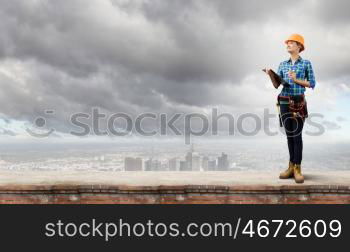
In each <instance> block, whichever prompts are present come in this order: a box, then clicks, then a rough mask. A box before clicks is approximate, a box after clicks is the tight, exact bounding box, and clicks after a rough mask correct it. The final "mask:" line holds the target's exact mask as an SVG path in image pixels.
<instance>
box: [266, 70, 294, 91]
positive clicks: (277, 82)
mask: <svg viewBox="0 0 350 252" xmlns="http://www.w3.org/2000/svg"><path fill="white" fill-rule="evenodd" d="M263 71H264V72H265V73H266V71H265V69H263ZM268 75H269V76H270V79H271V82H272V85H273V86H274V87H275V88H276V89H277V88H278V87H279V86H280V85H283V86H285V87H290V85H289V83H287V82H286V81H285V80H283V79H282V78H281V77H280V76H279V75H278V74H277V73H276V72H275V71H273V70H271V69H270V71H269V73H268Z"/></svg>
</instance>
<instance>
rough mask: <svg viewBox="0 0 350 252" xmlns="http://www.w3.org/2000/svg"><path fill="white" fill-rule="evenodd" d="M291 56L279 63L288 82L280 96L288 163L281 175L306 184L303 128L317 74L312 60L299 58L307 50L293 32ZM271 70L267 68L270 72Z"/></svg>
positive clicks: (289, 51)
mask: <svg viewBox="0 0 350 252" xmlns="http://www.w3.org/2000/svg"><path fill="white" fill-rule="evenodd" d="M285 43H286V45H287V51H288V53H289V54H290V58H289V59H288V60H286V61H283V62H281V63H280V65H279V67H278V71H277V73H278V75H279V76H280V77H281V78H282V80H284V81H285V85H283V89H282V91H281V93H280V94H279V96H278V106H279V107H280V116H281V121H282V123H283V126H284V128H285V131H286V135H287V141H288V150H289V166H288V169H287V170H286V171H284V172H282V173H281V174H280V179H287V178H292V177H294V179H295V182H296V183H303V182H304V176H303V175H302V173H301V161H302V153H303V140H302V131H303V126H304V121H305V118H306V117H307V108H306V101H305V96H304V92H305V90H306V88H312V89H314V88H315V85H316V81H315V75H314V72H313V69H312V66H311V62H310V61H309V60H306V59H303V58H301V57H300V55H299V54H300V53H301V52H302V51H304V50H305V43H304V38H303V36H301V35H299V34H293V35H291V36H290V37H289V38H288V39H287V40H286V41H285ZM269 71H270V69H265V72H266V73H268V74H269Z"/></svg>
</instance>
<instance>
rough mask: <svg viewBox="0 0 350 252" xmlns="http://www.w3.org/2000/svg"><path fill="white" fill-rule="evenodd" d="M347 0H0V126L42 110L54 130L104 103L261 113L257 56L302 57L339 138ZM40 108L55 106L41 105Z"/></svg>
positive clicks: (263, 62)
mask: <svg viewBox="0 0 350 252" xmlns="http://www.w3.org/2000/svg"><path fill="white" fill-rule="evenodd" d="M349 5H350V4H349V2H348V1H346V0H337V1H320V0H317V1H316V0H309V1H298V0H294V1H281V0H278V1H260V0H248V1H229V0H227V1H224V0H222V1H212V0H183V1H181V0H171V1H165V0H89V1H86V0H61V1H53V0H52V1H49V0H11V1H7V0H0V135H1V136H0V138H6V139H9V138H11V139H14V138H15V139H17V138H19V139H21V138H20V137H23V136H24V135H25V134H26V132H25V131H24V130H23V129H24V128H25V125H28V124H30V123H33V121H34V120H35V119H36V118H38V117H47V120H48V126H49V127H54V128H55V129H56V132H57V133H66V132H69V125H68V119H69V117H70V116H71V115H72V114H74V113H77V112H90V111H91V109H92V108H94V107H98V108H100V109H101V110H103V111H105V112H107V113H117V112H124V113H128V114H130V115H133V116H135V115H138V114H140V113H143V112H154V113H167V114H169V115H171V114H174V113H189V112H197V113H206V112H208V110H210V108H213V107H216V108H218V109H219V110H220V111H223V112H231V113H233V114H242V113H247V112H252V113H257V114H260V113H262V111H263V108H269V109H271V110H273V111H274V110H275V106H274V105H275V99H276V95H277V94H278V93H279V92H280V90H274V89H273V87H272V85H271V84H270V82H269V80H268V79H267V77H266V76H265V75H264V73H263V72H262V71H261V69H262V68H264V67H271V68H273V69H277V67H278V64H279V63H280V62H281V61H283V60H285V59H287V58H288V56H289V55H288V54H287V53H286V48H285V45H284V44H283V41H284V40H285V38H286V37H288V36H289V35H290V34H292V33H300V34H302V35H304V37H305V40H306V50H305V51H304V52H303V53H302V55H301V56H302V57H303V58H306V59H309V60H310V61H311V62H312V65H313V67H314V71H315V75H316V81H317V86H316V88H315V89H314V90H307V93H306V95H307V97H308V104H309V112H312V113H313V112H317V113H322V114H323V115H325V118H324V119H323V120H322V123H323V125H324V126H325V127H326V129H329V131H330V132H331V133H330V137H332V138H334V137H337V138H339V139H344V138H346V137H348V134H346V132H347V129H350V127H349V120H350V118H349V116H348V111H349V108H350V105H349V98H350V64H349V60H350V32H349V31H350V16H349V15H348V10H349V7H350V6H349ZM46 110H53V111H55V113H54V115H51V116H49V117H48V115H46V114H45V111H46Z"/></svg>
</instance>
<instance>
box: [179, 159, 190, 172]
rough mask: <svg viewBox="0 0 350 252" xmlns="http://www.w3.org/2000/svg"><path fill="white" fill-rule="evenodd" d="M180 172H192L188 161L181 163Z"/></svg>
mask: <svg viewBox="0 0 350 252" xmlns="http://www.w3.org/2000/svg"><path fill="white" fill-rule="evenodd" d="M180 171H190V168H189V165H188V163H187V161H185V160H182V161H180Z"/></svg>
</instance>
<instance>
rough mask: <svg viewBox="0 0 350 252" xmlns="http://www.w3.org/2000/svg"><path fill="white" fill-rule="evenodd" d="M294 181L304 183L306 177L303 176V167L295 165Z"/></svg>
mask: <svg viewBox="0 0 350 252" xmlns="http://www.w3.org/2000/svg"><path fill="white" fill-rule="evenodd" d="M294 180H295V182H296V183H298V184H299V183H300V184H301V183H304V176H303V175H302V174H301V166H300V165H297V164H295V165H294Z"/></svg>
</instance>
